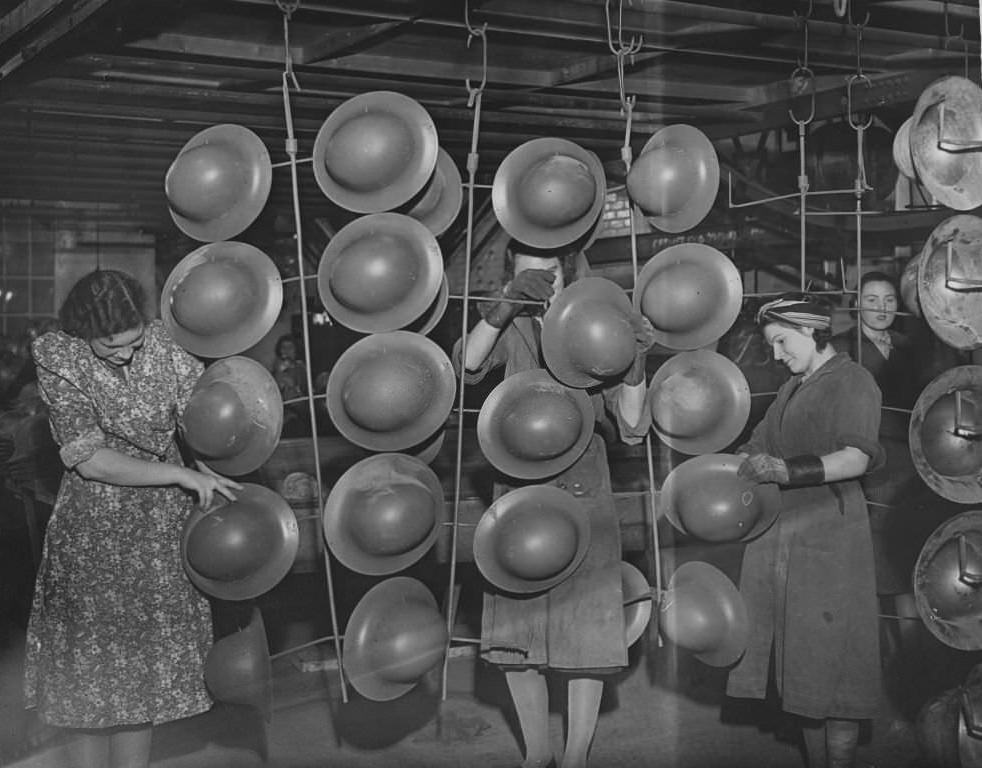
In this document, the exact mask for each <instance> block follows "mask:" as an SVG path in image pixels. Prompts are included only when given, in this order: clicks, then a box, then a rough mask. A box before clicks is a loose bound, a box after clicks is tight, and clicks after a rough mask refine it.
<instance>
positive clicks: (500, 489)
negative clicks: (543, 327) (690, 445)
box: [454, 315, 651, 673]
mask: <svg viewBox="0 0 982 768" xmlns="http://www.w3.org/2000/svg"><path fill="white" fill-rule="evenodd" d="M540 350H541V345H540V339H539V321H538V320H537V319H534V318H531V317H527V316H524V315H522V316H518V317H516V318H515V319H514V320H513V321H512V322H511V323H509V324H508V325H507V326H505V328H504V329H503V330H502V332H501V334H500V335H499V336H498V338H497V340H496V341H495V346H494V347H493V348H492V350H491V353H490V354H489V355H488V357H487V359H486V360H485V361H484V363H483V365H482V366H481V368H480V369H478V370H476V371H473V372H468V374H467V375H466V381H467V382H471V383H473V382H476V381H480V380H481V379H483V378H484V376H485V375H487V373H488V372H489V371H491V370H492V369H494V368H497V367H500V366H502V365H503V366H504V367H505V376H506V377H507V376H510V375H512V374H514V373H520V372H521V371H526V370H529V369H532V368H545V365H544V363H543V362H542V360H541V356H540ZM454 360H455V362H458V363H459V360H460V343H459V342H458V345H457V348H456V349H455V354H454ZM619 387H620V385H619V384H618V385H614V386H612V387H610V388H608V389H606V390H604V391H603V392H602V393H601V392H594V391H591V401H592V402H593V405H594V410H595V412H596V415H597V419H598V420H599V419H600V418H602V416H603V411H604V403H605V401H606V402H607V404H608V406H609V410H610V411H611V413H612V414H613V415H614V416H615V418H616V419H617V421H618V426H619V427H620V430H621V434H622V436H623V439H624V441H625V442H627V443H637V442H639V441H640V440H641V439H642V438H643V437H644V434H645V432H646V431H647V430H648V428H649V427H650V424H651V419H650V416H649V411H648V409H647V406H646V407H645V410H644V413H643V414H642V417H641V421H640V423H639V424H638V425H637V426H636V427H633V428H630V427H629V426H628V425H627V424H625V423H624V422H623V421H622V419H621V417H620V413H619V410H618V408H617V405H616V394H617V392H618V389H619ZM498 478H499V479H498V480H497V481H496V482H495V484H494V498H495V499H497V498H499V497H500V496H502V495H504V494H505V493H507V492H508V491H510V490H513V489H514V488H516V487H519V486H522V485H537V484H539V485H546V484H548V485H555V486H557V487H559V488H562V489H564V490H566V491H568V492H569V493H571V494H573V495H574V496H576V497H577V498H578V499H579V500H580V502H581V503H582V504H584V505H585V506H586V509H587V512H588V513H589V516H590V536H591V538H590V548H589V549H588V550H587V554H586V556H585V557H584V559H583V562H582V563H581V564H580V566H579V567H578V568H577V569H576V571H575V572H574V573H573V574H572V575H571V576H570V577H569V578H568V579H566V580H565V581H564V582H562V583H561V584H559V585H557V586H556V587H553V588H552V589H550V590H548V591H546V592H543V593H538V594H535V595H528V596H519V595H509V594H503V593H500V592H497V591H487V592H485V594H484V609H483V614H482V626H481V655H482V657H483V658H484V659H485V660H486V661H489V662H491V663H493V664H498V665H501V666H509V667H540V668H541V667H548V668H551V669H557V670H570V671H576V672H580V673H585V672H593V673H604V672H615V671H617V670H618V669H620V668H622V667H624V666H625V665H626V664H627V645H626V642H625V638H624V609H623V602H624V597H623V593H622V588H621V572H620V567H621V566H620V563H621V539H620V525H619V522H618V518H617V513H616V510H615V508H614V496H613V493H612V492H611V487H610V468H609V466H608V464H607V450H606V447H605V446H604V443H603V440H602V439H601V438H600V437H599V436H598V435H596V434H595V435H594V436H593V438H592V439H591V441H590V445H589V447H588V448H587V450H586V452H585V453H584V454H583V456H581V457H580V458H579V459H578V460H577V461H576V462H575V463H574V464H573V465H572V466H571V467H570V468H569V469H567V470H565V471H564V472H562V473H561V474H559V475H557V476H555V477H552V478H546V479H542V480H533V481H528V482H524V481H521V480H515V479H513V478H507V477H506V476H504V475H500V474H499V476H498ZM512 647H517V648H527V649H528V654H527V656H526V655H523V654H521V653H516V652H515V651H511V650H506V649H507V648H512Z"/></svg>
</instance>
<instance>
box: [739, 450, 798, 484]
mask: <svg viewBox="0 0 982 768" xmlns="http://www.w3.org/2000/svg"><path fill="white" fill-rule="evenodd" d="M737 477H741V478H743V479H744V480H749V481H750V482H752V483H778V484H779V485H785V484H786V483H787V482H788V468H787V466H786V465H785V463H784V460H783V459H778V458H776V457H774V456H769V455H768V454H766V453H754V454H751V455H750V456H748V457H747V458H745V459H744V460H743V463H742V464H740V466H739V468H738V469H737Z"/></svg>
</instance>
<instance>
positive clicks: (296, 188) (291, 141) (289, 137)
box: [283, 71, 348, 703]
mask: <svg viewBox="0 0 982 768" xmlns="http://www.w3.org/2000/svg"><path fill="white" fill-rule="evenodd" d="M288 78H289V73H288V72H286V71H284V72H283V109H284V116H285V119H286V152H287V155H289V157H290V182H291V184H292V188H293V223H294V227H295V228H296V239H297V271H298V272H299V277H300V283H299V285H300V312H301V315H302V317H303V322H301V324H300V325H301V327H302V329H303V354H304V363H305V366H304V367H305V369H306V371H305V373H306V378H307V412H308V415H309V418H310V435H311V438H310V439H311V441H312V443H313V448H314V476H315V478H316V482H317V509H318V510H323V509H324V491H323V486H322V485H321V457H320V446H319V445H318V435H317V412H316V411H315V410H314V398H313V393H314V382H313V378H312V375H311V370H310V330H309V329H308V327H307V285H306V282H305V276H304V267H303V226H302V219H301V216H300V184H299V181H298V179H297V139H296V137H295V136H294V133H293V112H292V110H291V109H290V84H289V79H288ZM324 573H325V575H326V577H327V601H328V606H329V608H330V612H331V630H332V631H333V633H334V653H335V654H336V655H337V659H338V678H339V680H340V683H341V701H343V702H344V703H347V702H348V688H347V686H346V685H345V680H344V668H343V664H342V662H343V658H342V656H341V639H340V638H341V632H340V631H339V629H338V616H337V608H336V604H335V600H334V579H333V576H332V574H331V557H330V554H329V552H328V548H327V547H326V546H325V547H324Z"/></svg>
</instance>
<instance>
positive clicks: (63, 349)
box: [31, 331, 88, 373]
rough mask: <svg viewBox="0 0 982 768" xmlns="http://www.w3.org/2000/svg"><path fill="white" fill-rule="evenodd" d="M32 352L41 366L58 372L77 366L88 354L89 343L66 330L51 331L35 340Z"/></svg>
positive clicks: (35, 360)
mask: <svg viewBox="0 0 982 768" xmlns="http://www.w3.org/2000/svg"><path fill="white" fill-rule="evenodd" d="M31 352H32V354H33V355H34V362H35V363H36V364H37V365H38V366H39V367H41V368H46V369H48V370H51V371H55V372H56V373H57V372H59V371H62V370H65V369H68V368H74V367H76V366H77V365H78V362H79V360H81V359H82V358H84V357H86V356H87V353H88V344H86V343H85V341H83V340H82V339H79V338H77V337H76V336H69V335H68V334H67V333H65V332H64V331H49V332H48V333H45V334H42V335H41V336H38V337H37V338H36V339H35V340H34V342H33V343H32V344H31Z"/></svg>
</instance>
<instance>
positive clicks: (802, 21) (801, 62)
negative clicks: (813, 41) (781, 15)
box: [792, 0, 814, 77]
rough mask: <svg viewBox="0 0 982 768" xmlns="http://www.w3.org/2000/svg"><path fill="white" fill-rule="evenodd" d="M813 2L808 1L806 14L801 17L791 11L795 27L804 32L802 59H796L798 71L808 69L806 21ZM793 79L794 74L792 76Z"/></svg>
mask: <svg viewBox="0 0 982 768" xmlns="http://www.w3.org/2000/svg"><path fill="white" fill-rule="evenodd" d="M812 3H813V0H808V13H807V14H805V15H804V16H802V15H801V14H799V13H798V12H797V11H792V13H793V15H794V21H795V26H796V27H797V26H799V25H800V26H801V27H802V30H803V32H804V38H805V41H804V55H803V57H802V58H800V59H798V69H808V20H809V19H810V18H811V17H812V10H813V7H814V6H813V4H812ZM792 77H794V74H792Z"/></svg>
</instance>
